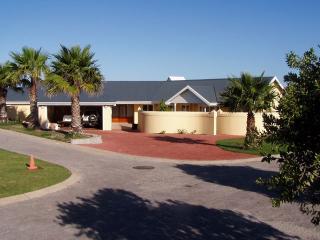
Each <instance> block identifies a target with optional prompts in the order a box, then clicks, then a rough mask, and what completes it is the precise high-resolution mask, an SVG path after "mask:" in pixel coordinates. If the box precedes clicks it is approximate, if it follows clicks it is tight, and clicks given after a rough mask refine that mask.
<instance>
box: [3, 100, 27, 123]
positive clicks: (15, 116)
mask: <svg viewBox="0 0 320 240" xmlns="http://www.w3.org/2000/svg"><path fill="white" fill-rule="evenodd" d="M7 112H8V118H9V120H11V121H23V120H25V119H26V117H27V116H28V115H29V114H30V105H29V104H21V105H7Z"/></svg>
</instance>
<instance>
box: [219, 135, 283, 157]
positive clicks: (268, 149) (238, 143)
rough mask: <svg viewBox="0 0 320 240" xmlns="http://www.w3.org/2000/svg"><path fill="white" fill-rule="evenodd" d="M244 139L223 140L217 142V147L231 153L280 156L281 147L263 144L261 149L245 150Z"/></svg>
mask: <svg viewBox="0 0 320 240" xmlns="http://www.w3.org/2000/svg"><path fill="white" fill-rule="evenodd" d="M243 143H244V138H234V139H223V140H218V141H217V143H216V144H217V146H218V147H220V148H222V149H224V150H227V151H231V152H239V153H248V154H253V155H260V156H263V155H267V154H279V151H280V149H279V147H278V146H276V145H274V144H271V143H266V142H263V143H262V146H261V147H260V148H251V149H245V148H244V146H243Z"/></svg>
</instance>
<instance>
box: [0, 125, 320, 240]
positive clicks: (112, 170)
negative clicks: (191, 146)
mask: <svg viewBox="0 0 320 240" xmlns="http://www.w3.org/2000/svg"><path fill="white" fill-rule="evenodd" d="M0 148H3V149H7V150H11V151H15V152H19V153H25V154H34V155H35V156H36V157H37V158H41V159H44V160H47V161H49V162H53V163H57V164H61V165H63V166H65V167H67V168H69V169H70V170H71V171H72V172H73V173H75V174H77V175H78V176H79V177H80V179H79V180H78V181H77V182H76V183H75V184H73V185H71V186H68V187H67V188H65V189H63V190H60V191H58V192H55V193H50V194H47V195H45V196H42V197H39V198H34V199H30V200H26V201H22V202H18V203H11V204H7V205H5V206H1V207H0V216H1V223H0V239H15V240H16V239H24V240H28V239H33V240H36V239H117V240H118V239H119V240H120V239H139V240H142V239H160V240H161V239H179V240H180V239H181V240H182V239H199V240H205V239H206V240H208V239H320V229H319V227H318V228H316V227H314V226H313V225H312V224H311V223H310V222H309V217H308V216H305V215H302V214H301V213H300V211H299V208H298V206H297V205H289V204H287V205H282V206H281V207H280V208H272V206H271V202H270V197H272V196H273V193H271V192H269V191H267V190H266V189H264V188H263V187H260V186H257V185H256V184H255V179H256V178H257V177H259V176H262V177H267V176H270V175H272V174H274V173H275V171H276V166H275V165H268V164H264V163H261V162H247V163H245V162H242V163H234V162H233V163H230V164H201V163H194V162H192V163H190V162H186V161H165V160H160V159H154V158H143V157H134V156H128V155H122V154H115V153H111V152H103V151H100V150H95V149H91V148H86V147H82V146H74V145H70V144H66V143H60V142H55V141H51V140H46V139H41V138H37V137H33V136H28V135H23V134H19V133H14V132H9V131H4V130H0ZM135 166H152V167H154V169H135V168H133V167H135ZM0 186H1V184H0Z"/></svg>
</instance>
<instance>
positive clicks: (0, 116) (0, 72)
mask: <svg viewBox="0 0 320 240" xmlns="http://www.w3.org/2000/svg"><path fill="white" fill-rule="evenodd" d="M18 83H19V81H17V80H16V79H14V78H11V67H10V63H9V62H6V63H5V64H2V65H1V64H0V122H7V120H8V114H7V93H8V88H11V89H13V90H15V91H18V89H19V88H18V87H17V84H18Z"/></svg>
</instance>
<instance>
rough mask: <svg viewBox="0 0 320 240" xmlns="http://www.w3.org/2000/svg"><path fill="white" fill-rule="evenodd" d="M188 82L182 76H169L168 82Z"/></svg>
mask: <svg viewBox="0 0 320 240" xmlns="http://www.w3.org/2000/svg"><path fill="white" fill-rule="evenodd" d="M183 80H186V78H185V77H182V76H169V77H168V79H167V81H183Z"/></svg>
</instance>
